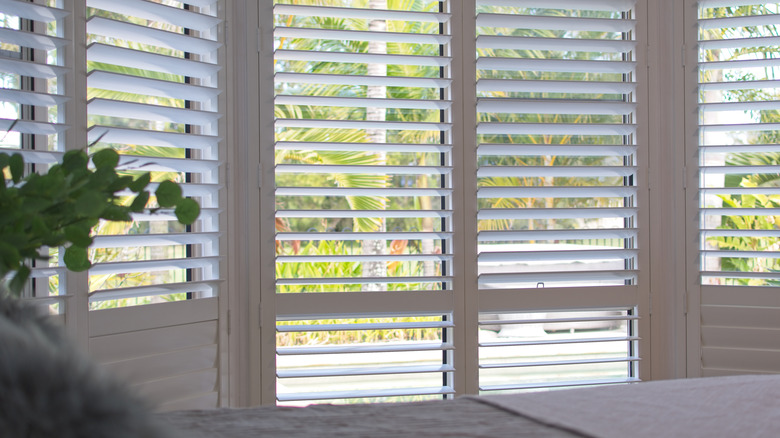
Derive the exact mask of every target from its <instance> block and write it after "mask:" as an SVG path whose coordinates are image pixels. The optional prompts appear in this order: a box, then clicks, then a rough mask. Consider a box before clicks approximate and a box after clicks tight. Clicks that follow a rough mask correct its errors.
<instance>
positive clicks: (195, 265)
mask: <svg viewBox="0 0 780 438" xmlns="http://www.w3.org/2000/svg"><path fill="white" fill-rule="evenodd" d="M219 261H220V257H191V258H186V259H165V260H145V261H132V262H111V263H95V264H94V265H92V267H91V268H90V269H89V273H90V275H107V274H126V273H130V272H144V271H161V270H169V269H199V268H207V267H208V268H211V267H215V266H217V265H218V263H219Z"/></svg>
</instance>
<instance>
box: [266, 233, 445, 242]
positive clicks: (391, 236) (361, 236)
mask: <svg viewBox="0 0 780 438" xmlns="http://www.w3.org/2000/svg"><path fill="white" fill-rule="evenodd" d="M451 238H452V233H434V232H419V233H412V232H388V231H383V232H376V233H368V232H360V233H347V232H333V233H314V232H308V233H284V232H280V233H277V234H276V239H277V240H281V241H286V240H306V241H309V240H315V241H316V240H330V239H333V240H420V239H451Z"/></svg>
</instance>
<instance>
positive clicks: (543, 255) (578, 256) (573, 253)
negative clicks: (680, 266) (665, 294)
mask: <svg viewBox="0 0 780 438" xmlns="http://www.w3.org/2000/svg"><path fill="white" fill-rule="evenodd" d="M637 253H638V251H637V250H632V249H614V250H613V249H583V250H571V249H561V250H558V251H539V250H530V251H512V252H508V251H495V252H492V251H491V252H485V251H484V250H483V251H482V252H480V254H479V256H478V258H479V261H480V262H485V263H496V262H529V261H533V262H536V261H580V260H624V259H629V258H633V257H636V256H637Z"/></svg>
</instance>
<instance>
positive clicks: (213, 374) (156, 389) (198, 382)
mask: <svg viewBox="0 0 780 438" xmlns="http://www.w3.org/2000/svg"><path fill="white" fill-rule="evenodd" d="M217 388H218V386H217V369H216V368H212V369H209V370H203V371H199V372H196V373H188V374H183V375H180V376H175V377H169V378H165V379H159V380H154V381H151V382H144V383H141V384H138V385H133V386H132V389H133V390H135V391H137V392H138V393H139V394H140V395H141V396H142V397H145V398H146V399H147V400H149V401H150V402H151V403H152V404H154V405H162V404H164V403H171V402H173V401H175V400H180V399H185V398H189V397H195V396H200V395H204V394H208V393H212V394H214V402H215V403H214V405H212V406H210V407H212V408H213V407H216V401H217Z"/></svg>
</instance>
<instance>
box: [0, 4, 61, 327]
mask: <svg viewBox="0 0 780 438" xmlns="http://www.w3.org/2000/svg"><path fill="white" fill-rule="evenodd" d="M68 15H69V12H68V11H66V10H64V9H61V8H59V7H51V6H46V5H42V4H34V3H29V2H24V1H15V0H4V1H2V2H0V17H2V20H0V26H1V27H0V43H2V48H0V81H2V85H0V130H1V131H3V132H2V133H0V137H2V140H0V152H5V153H8V154H13V153H20V154H21V155H22V157H23V158H24V161H25V163H27V164H29V165H30V166H29V167H28V170H29V171H36V170H38V171H40V170H44V171H45V170H46V169H47V168H48V166H49V165H51V164H54V163H56V162H58V161H59V160H60V159H61V158H62V155H63V153H64V152H65V135H64V134H65V132H66V131H67V129H68V127H69V125H68V124H69V123H71V120H70V119H68V118H67V117H66V113H65V109H64V108H65V106H64V104H65V103H66V102H67V101H69V100H70V97H69V96H67V95H66V90H65V87H64V82H65V75H66V74H69V73H70V72H72V64H71V63H70V62H68V60H67V59H66V56H65V49H66V48H68V47H71V46H72V41H70V40H68V39H67V38H65V30H64V29H65V24H64V22H65V19H66V17H68ZM62 273H64V267H60V266H57V263H56V259H52V260H51V261H50V262H46V261H36V263H35V265H34V267H33V270H32V274H31V277H32V278H33V281H32V282H31V287H30V289H29V290H26V291H25V292H24V293H25V296H27V297H31V298H32V297H35V299H36V300H37V302H38V303H40V304H43V305H51V306H50V307H49V309H50V311H52V312H54V313H59V314H64V312H65V306H64V305H63V303H64V302H63V300H62V298H63V296H64V295H66V294H67V292H66V291H65V290H64V287H63V286H64V285H63V284H62V283H63V282H61V281H60V280H61V279H60V274H62Z"/></svg>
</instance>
